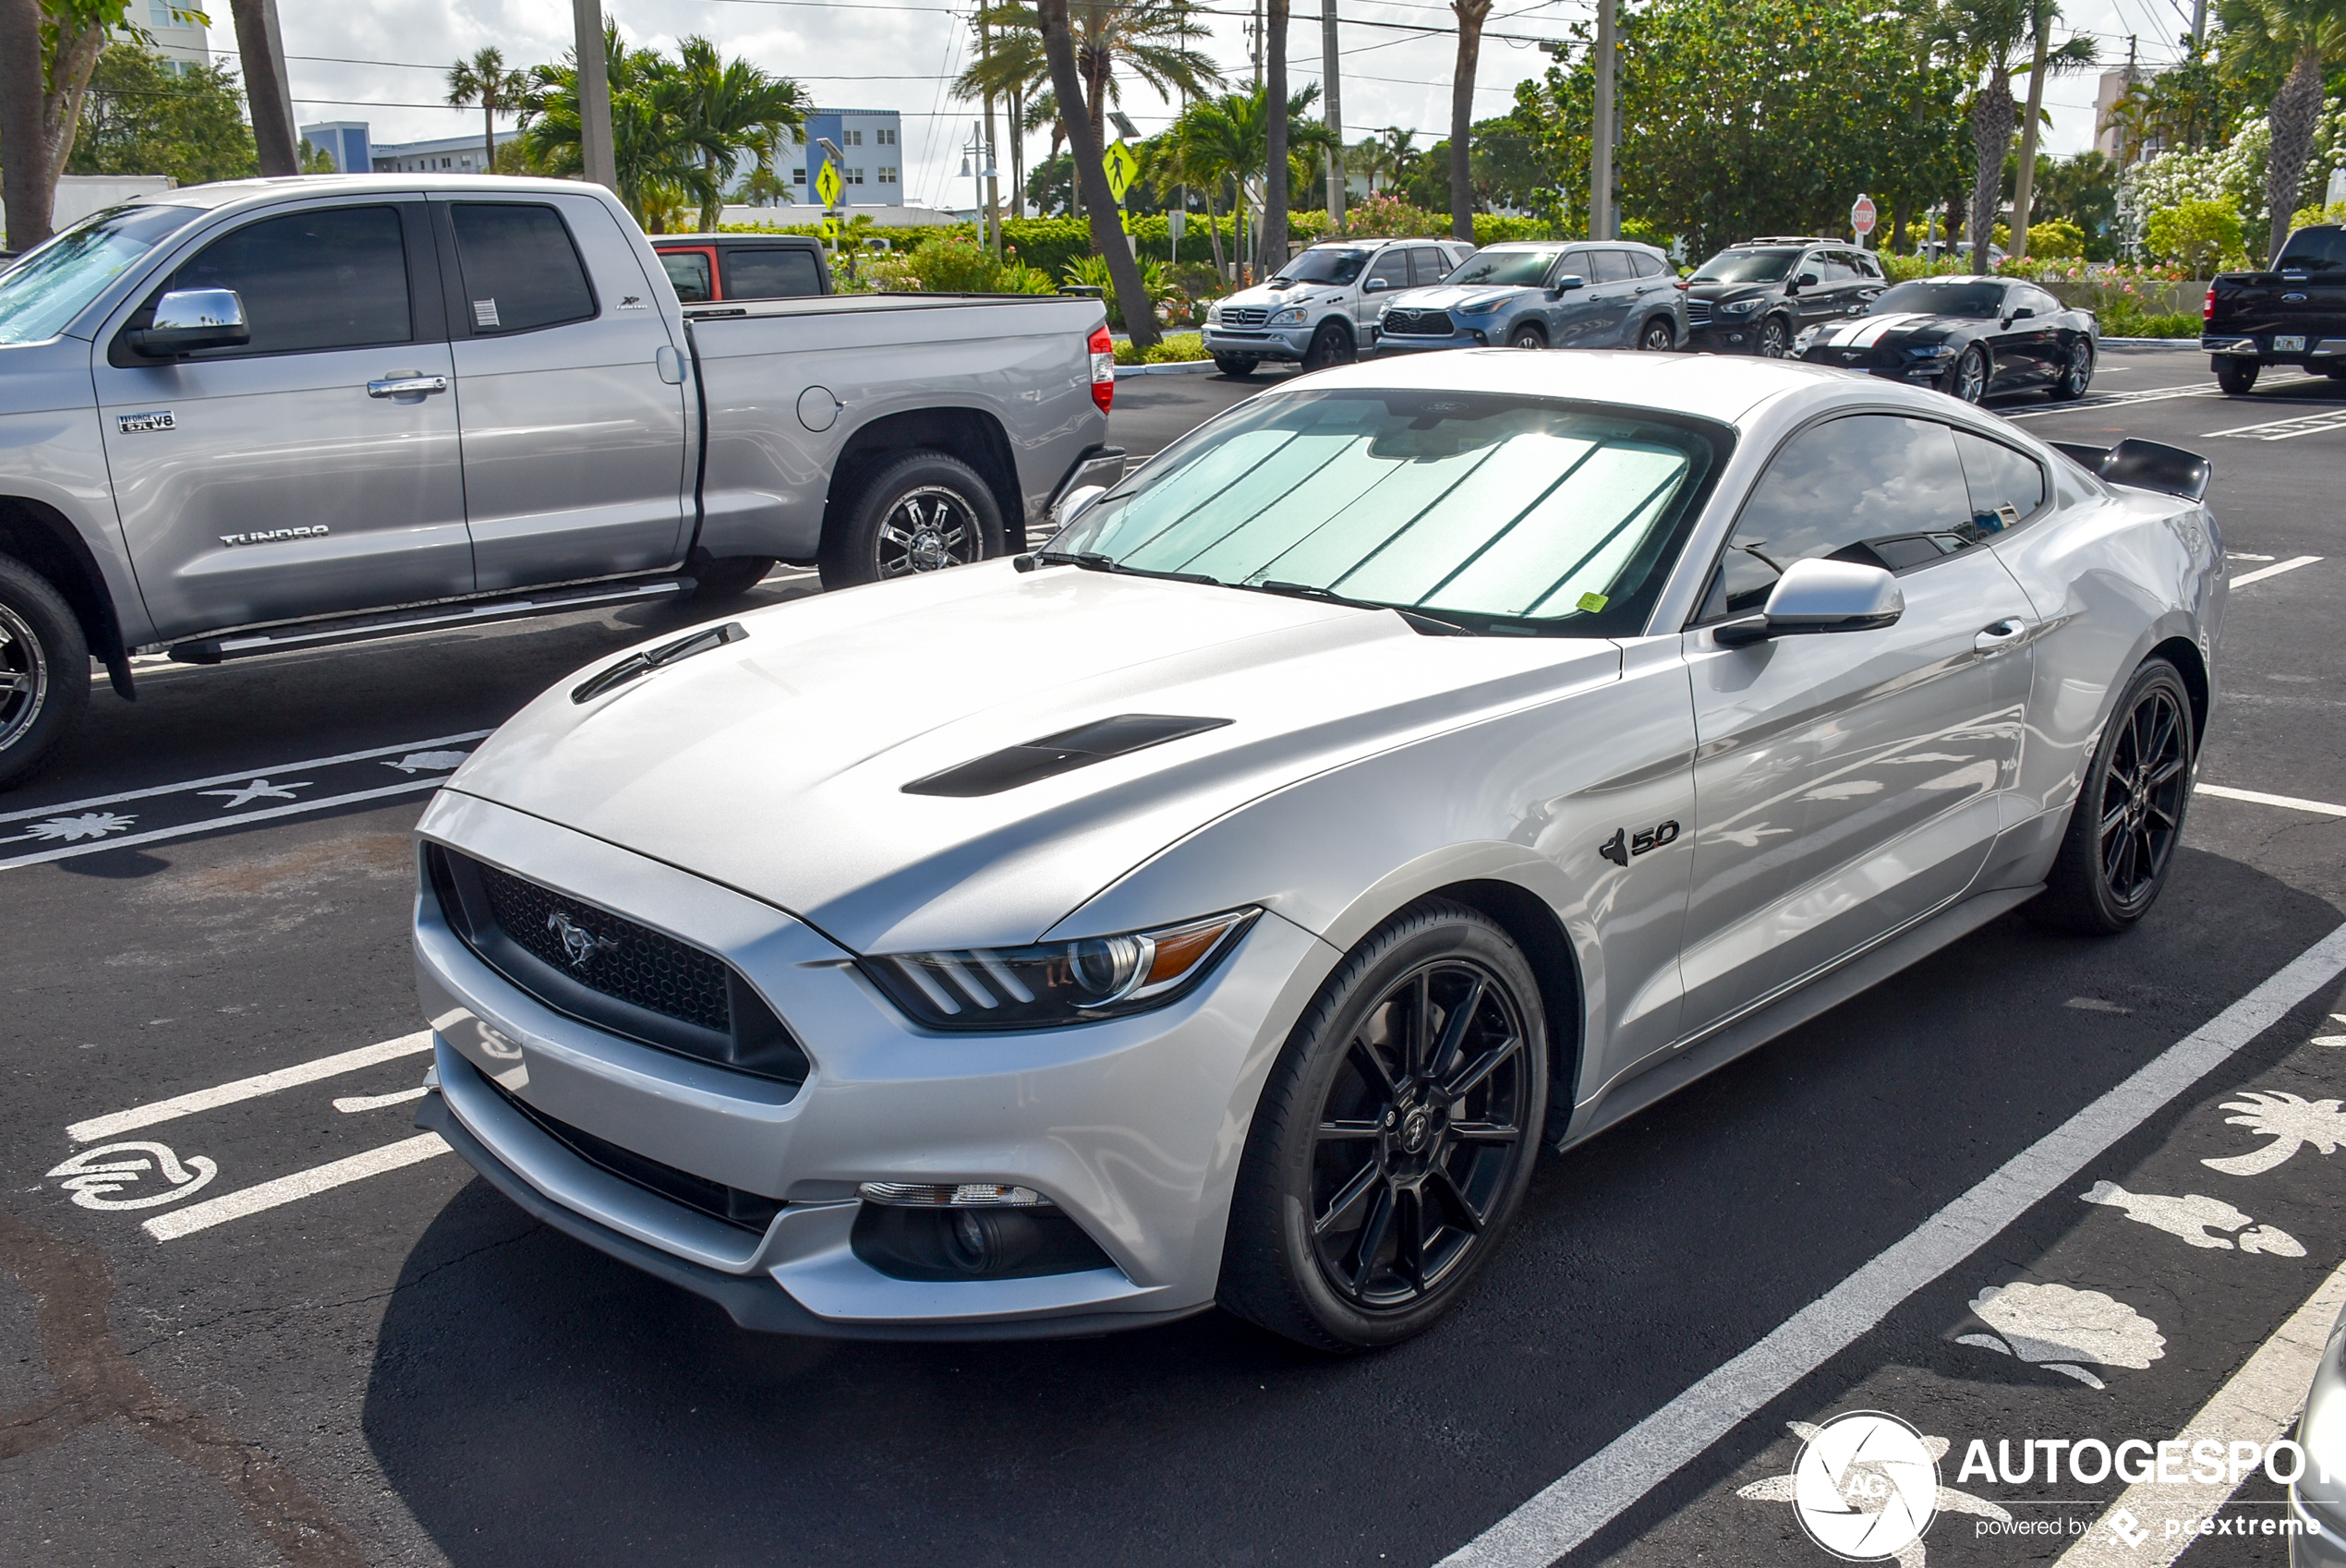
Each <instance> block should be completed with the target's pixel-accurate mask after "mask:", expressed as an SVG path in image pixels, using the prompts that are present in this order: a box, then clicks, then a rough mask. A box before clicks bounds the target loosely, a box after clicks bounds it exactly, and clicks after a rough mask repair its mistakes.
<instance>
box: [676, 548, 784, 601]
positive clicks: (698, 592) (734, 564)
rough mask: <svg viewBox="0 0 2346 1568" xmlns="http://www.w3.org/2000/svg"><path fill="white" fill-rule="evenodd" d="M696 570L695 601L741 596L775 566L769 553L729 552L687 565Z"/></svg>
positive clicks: (689, 568)
mask: <svg viewBox="0 0 2346 1568" xmlns="http://www.w3.org/2000/svg"><path fill="white" fill-rule="evenodd" d="M686 570H688V571H689V572H691V573H692V574H693V602H694V603H695V604H707V603H710V602H712V601H714V600H717V599H733V598H739V597H742V595H744V594H745V593H747V592H749V591H750V590H751V589H752V588H754V587H756V586H757V585H758V584H760V583H763V582H764V581H766V573H768V572H771V571H772V570H774V558H773V557H772V556H770V555H728V556H720V557H719V558H718V559H717V560H714V561H702V562H700V563H699V564H697V565H695V566H691V567H688V568H686Z"/></svg>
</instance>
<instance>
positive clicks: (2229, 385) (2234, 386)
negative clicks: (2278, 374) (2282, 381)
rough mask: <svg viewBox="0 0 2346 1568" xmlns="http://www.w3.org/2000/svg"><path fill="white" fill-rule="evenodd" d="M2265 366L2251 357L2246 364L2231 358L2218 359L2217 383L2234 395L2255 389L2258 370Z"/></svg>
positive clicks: (2237, 395) (2240, 394)
mask: <svg viewBox="0 0 2346 1568" xmlns="http://www.w3.org/2000/svg"><path fill="white" fill-rule="evenodd" d="M2263 368H2264V367H2263V366H2261V365H2259V364H2257V363H2256V361H2255V360H2254V359H2251V360H2249V361H2247V362H2246V363H2245V364H2243V363H2241V362H2239V361H2237V360H2233V359H2231V358H2224V359H2219V360H2218V361H2216V384H2217V385H2218V386H2219V387H2221V388H2222V389H2223V390H2224V391H2226V392H2230V393H2231V395H2232V396H2234V397H2239V396H2242V395H2243V394H2244V393H2246V392H2251V391H2253V390H2255V385H2256V372H2257V371H2259V370H2261V369H2263Z"/></svg>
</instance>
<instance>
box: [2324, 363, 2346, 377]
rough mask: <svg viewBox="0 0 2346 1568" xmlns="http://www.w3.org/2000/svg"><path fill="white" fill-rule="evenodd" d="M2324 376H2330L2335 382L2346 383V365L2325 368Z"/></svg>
mask: <svg viewBox="0 0 2346 1568" xmlns="http://www.w3.org/2000/svg"><path fill="white" fill-rule="evenodd" d="M2322 374H2324V375H2326V376H2328V378H2329V379H2330V380H2333V381H2346V365H2329V366H2325V367H2324V368H2323V369H2322Z"/></svg>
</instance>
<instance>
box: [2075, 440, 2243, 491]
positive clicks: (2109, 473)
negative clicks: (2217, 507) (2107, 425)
mask: <svg viewBox="0 0 2346 1568" xmlns="http://www.w3.org/2000/svg"><path fill="white" fill-rule="evenodd" d="M2052 448H2053V450H2054V451H2055V452H2059V453H2061V455H2062V456H2063V457H2065V458H2067V459H2069V461H2070V462H2072V463H2074V464H2076V465H2077V466H2078V467H2080V468H2083V469H2084V470H2085V471H2086V473H2088V474H2093V475H2098V476H2100V477H2101V478H2104V479H2107V480H2109V481H2110V483H2111V484H2113V485H2125V486H2128V487H2130V488H2134V489H2137V490H2157V491H2158V492H2159V494H2161V495H2170V496H2181V497H2183V499H2184V500H2185V501H2206V500H2207V481H2208V480H2209V479H2211V478H2213V477H2214V476H2215V472H2216V470H2215V467H2214V465H2213V464H2210V463H2209V462H2208V461H2207V459H2206V458H2204V457H2202V456H2200V455H2199V454H2198V453H2197V452H2185V451H2183V448H2181V447H2174V446H2162V445H2161V444H2159V442H2157V441H2144V440H2122V441H2120V442H2119V443H2118V444H2117V445H2116V446H2080V445H2078V444H2076V443H2075V442H2074V441H2055V442H2053V443H2052Z"/></svg>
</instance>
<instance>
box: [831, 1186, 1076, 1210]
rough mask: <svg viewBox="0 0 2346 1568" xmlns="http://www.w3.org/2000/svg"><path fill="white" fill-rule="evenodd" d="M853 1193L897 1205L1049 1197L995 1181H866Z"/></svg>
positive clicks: (1026, 1203)
mask: <svg viewBox="0 0 2346 1568" xmlns="http://www.w3.org/2000/svg"><path fill="white" fill-rule="evenodd" d="M855 1190H856V1196H857V1197H859V1198H861V1199H863V1200H864V1201H865V1202H866V1203H886V1204H889V1205H890V1206H892V1207H895V1208H899V1209H1047V1208H1050V1207H1051V1200H1049V1199H1047V1198H1046V1197H1044V1196H1043V1195H1042V1194H1041V1193H1039V1192H1037V1191H1035V1190H1034V1188H1031V1187H1010V1186H1007V1185H1005V1184H1004V1183H1001V1182H998V1181H964V1182H960V1183H954V1182H925V1181H867V1182H865V1183H864V1184H863V1186H861V1187H859V1188H856V1189H855Z"/></svg>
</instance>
